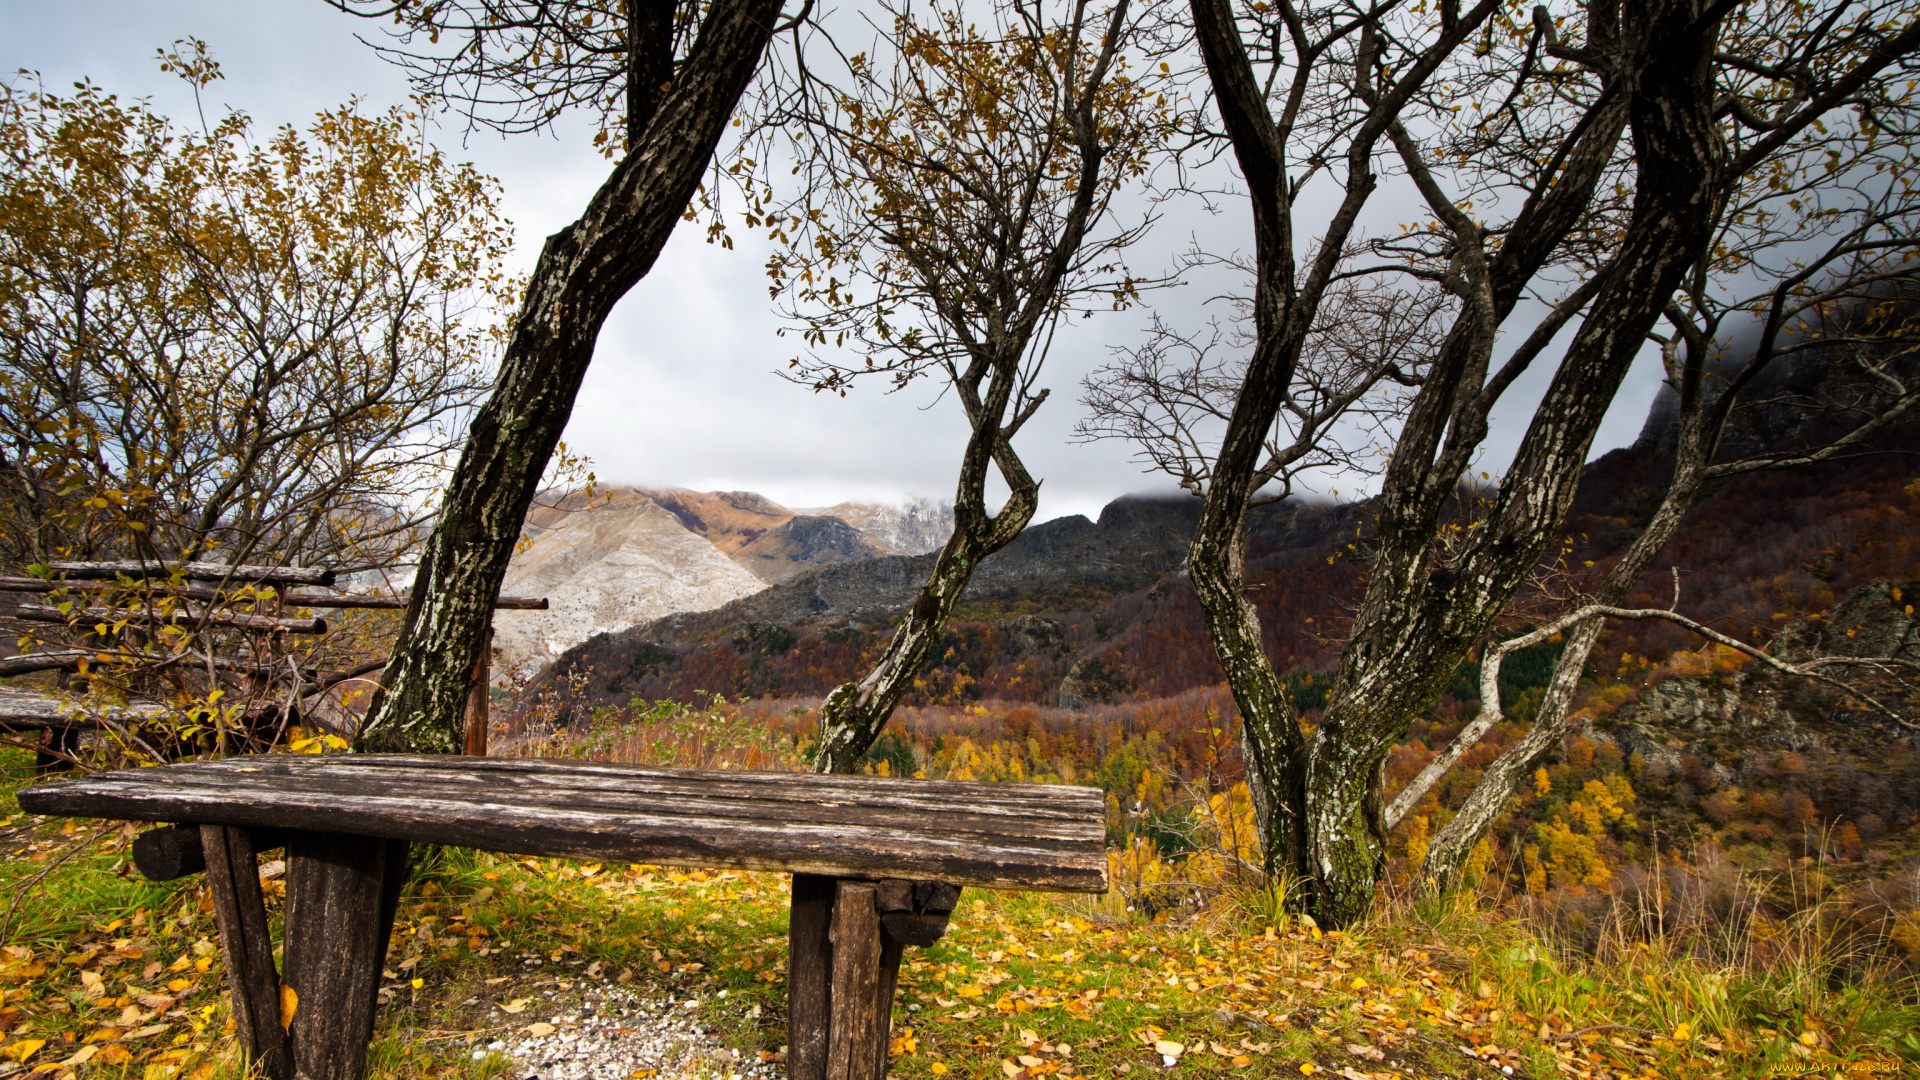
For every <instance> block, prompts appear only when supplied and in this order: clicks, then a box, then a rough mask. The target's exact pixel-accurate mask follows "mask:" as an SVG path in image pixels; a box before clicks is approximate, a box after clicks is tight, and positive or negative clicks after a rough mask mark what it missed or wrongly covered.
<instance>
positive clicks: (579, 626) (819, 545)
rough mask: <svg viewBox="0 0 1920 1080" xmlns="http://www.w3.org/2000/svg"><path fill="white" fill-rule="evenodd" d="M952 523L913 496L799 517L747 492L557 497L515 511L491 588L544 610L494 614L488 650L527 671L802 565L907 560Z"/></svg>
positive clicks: (617, 491) (611, 491) (937, 540)
mask: <svg viewBox="0 0 1920 1080" xmlns="http://www.w3.org/2000/svg"><path fill="white" fill-rule="evenodd" d="M849 519H851V520H849ZM952 525H953V511H952V509H951V508H950V507H947V506H946V505H945V504H942V503H939V502H935V501H933V500H929V499H923V498H921V499H910V500H907V501H906V502H904V503H903V504H900V505H887V504H877V505H874V504H863V503H841V504H839V505H838V506H834V507H829V508H827V509H826V510H816V511H804V512H802V511H794V510H791V509H788V508H787V507H784V506H781V505H780V504H779V503H776V502H774V501H773V500H771V499H769V498H767V497H766V496H764V495H759V494H757V493H755V492H751V491H708V492H702V491H689V490H686V489H683V488H637V487H605V488H600V489H598V490H597V491H595V492H594V493H593V495H592V497H591V499H589V497H588V495H587V494H586V493H584V492H573V493H569V494H567V495H565V496H562V497H560V498H559V499H557V500H555V501H554V502H552V503H549V504H546V505H542V506H539V507H536V508H535V509H534V510H533V511H532V512H530V513H529V514H528V515H527V521H526V525H525V531H524V535H525V540H524V541H523V545H522V547H521V549H520V550H519V551H517V552H515V554H514V557H513V561H512V563H511V564H510V565H509V566H508V569H507V577H506V580H505V581H504V583H503V584H502V591H503V592H506V593H508V594H514V595H530V596H544V597H547V598H548V600H549V601H550V602H551V608H550V610H548V611H541V612H501V613H499V614H498V615H497V616H496V618H495V621H494V630H495V644H496V645H497V647H498V648H499V649H500V652H501V662H502V664H503V666H504V667H506V668H508V669H514V670H521V671H531V670H532V669H533V668H534V667H537V666H538V665H540V664H542V663H545V662H546V661H548V660H550V659H552V658H553V657H554V656H555V655H557V654H558V653H560V652H562V651H563V650H565V649H567V648H568V647H570V646H573V645H575V644H578V643H579V642H581V641H585V640H586V639H587V638H589V637H592V636H593V635H595V634H602V633H608V632H613V631H619V630H624V629H626V628H628V627H631V626H634V625H636V624H640V623H645V622H649V621H651V620H654V619H658V618H660V617H662V616H665V615H669V614H672V613H674V612H683V611H702V610H706V609H709V608H715V607H720V606H722V605H724V604H726V603H728V602H729V601H733V600H737V599H740V598H742V597H746V596H750V595H752V594H754V593H756V592H759V591H761V590H762V589H765V588H766V587H767V586H768V585H769V584H772V583H777V582H783V581H786V580H788V579H790V578H793V577H795V576H798V575H801V574H804V573H806V572H807V571H810V570H816V569H819V568H821V567H829V566H834V565H838V564H846V563H856V562H871V561H875V560H881V559H888V558H895V559H897V558H901V557H903V556H906V557H911V556H918V555H920V554H921V553H922V552H924V551H927V550H931V549H933V548H937V547H938V546H939V545H940V544H942V543H944V542H945V540H946V535H947V532H950V531H951V530H952ZM943 530H944V531H943Z"/></svg>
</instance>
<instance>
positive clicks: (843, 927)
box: [827, 881, 900, 1080]
mask: <svg viewBox="0 0 1920 1080" xmlns="http://www.w3.org/2000/svg"><path fill="white" fill-rule="evenodd" d="M839 886H840V887H839V894H838V895H837V896H836V897H835V899H834V904H833V929H832V932H831V933H832V937H833V986H832V990H831V991H830V992H829V1003H828V1008H829V1010H830V1012H831V1016H832V1019H831V1020H830V1021H829V1026H828V1035H827V1080H885V1077H886V1053H887V1046H886V1043H887V1032H888V1028H889V1027H890V1021H891V1019H892V1014H893V1000H892V999H891V997H889V998H888V1000H886V1001H885V1002H882V1001H881V1000H880V988H881V987H882V986H883V985H885V984H886V982H887V981H888V980H886V979H885V978H884V977H883V976H882V974H881V971H880V961H881V959H882V955H883V953H884V950H883V949H882V947H881V942H880V911H879V909H878V908H877V907H875V905H874V898H873V885H872V884H871V883H870V882H865V881H842V882H840V883H839ZM899 959H900V956H899V953H898V951H895V953H894V962H895V963H898V962H899ZM876 1044H878V1045H877V1046H876ZM876 1064H877V1065H878V1066H879V1069H880V1071H879V1072H878V1073H876V1072H875V1071H874V1069H875V1066H876Z"/></svg>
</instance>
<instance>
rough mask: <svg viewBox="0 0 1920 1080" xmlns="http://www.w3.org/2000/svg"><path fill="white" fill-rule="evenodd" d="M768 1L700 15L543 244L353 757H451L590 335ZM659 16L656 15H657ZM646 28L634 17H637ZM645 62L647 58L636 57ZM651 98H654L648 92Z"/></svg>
mask: <svg viewBox="0 0 1920 1080" xmlns="http://www.w3.org/2000/svg"><path fill="white" fill-rule="evenodd" d="M633 7H634V8H635V9H636V11H638V12H639V14H636V15H635V16H633V17H632V24H633V27H634V29H635V32H636V33H641V32H645V33H649V34H651V36H650V37H648V38H646V39H645V40H638V41H636V43H635V45H634V46H633V48H634V50H635V56H634V60H633V65H632V67H633V71H634V72H635V73H645V72H652V73H655V74H657V73H658V69H659V68H660V67H661V64H660V63H659V51H660V48H661V47H662V44H661V43H662V42H663V41H664V42H670V41H671V38H670V34H671V31H672V21H673V20H672V19H671V18H657V17H652V16H646V14H645V13H646V12H647V11H651V10H652V9H651V8H649V7H647V6H646V5H639V4H635V5H633ZM779 11H780V3H779V0H742V2H740V3H737V4H725V5H715V6H713V7H712V8H709V9H708V10H707V13H706V15H705V18H704V22H703V24H702V26H701V28H700V33H699V35H698V37H697V38H696V40H695V42H694V44H693V47H692V50H691V51H690V52H689V53H688V55H687V57H686V59H685V60H684V61H683V62H682V63H681V65H680V69H679V71H678V72H677V73H675V75H674V77H673V79H672V82H671V85H670V86H669V87H668V89H666V91H665V92H664V93H660V94H657V95H656V94H653V93H649V92H647V88H646V87H645V86H644V85H643V86H640V87H637V88H636V89H635V92H634V93H632V94H631V95H630V98H629V103H630V108H631V109H634V110H650V111H644V112H634V113H633V114H631V115H629V117H628V123H629V131H630V132H633V133H637V134H635V135H634V137H632V138H630V140H629V146H630V149H629V151H628V153H627V155H626V156H625V157H624V158H623V159H621V161H620V163H619V164H618V165H617V166H616V167H615V168H614V170H613V175H612V176H610V177H609V178H608V179H607V182H606V183H605V184H603V185H602V186H601V188H600V190H599V191H597V192H595V193H594V196H593V200H592V201H591V202H590V203H589V204H588V206H587V209H586V212H585V213H584V214H582V215H581V217H580V219H579V220H578V221H575V222H574V223H573V224H571V225H569V226H567V227H566V228H565V229H562V230H561V231H560V232H558V233H555V234H554V235H553V236H551V237H549V238H548V239H547V243H546V246H545V247H544V248H543V249H542V250H541V253H540V258H539V261H538V263H537V264H536V266H535V268H534V272H533V277H532V280H531V281H529V282H528V285H527V297H526V300H525V301H524V303H523V304H522V306H521V310H520V312H519V314H518V316H517V317H516V318H515V320H514V325H513V329H512V333H511V335H510V337H509V340H508V343H507V348H506V353H505V355H504V356H503V357H502V359H501V363H500V374H499V377H498V380H497V381H496V384H495V387H494V391H493V394H492V396H491V397H489V398H488V399H487V402H486V404H485V405H483V406H481V408H480V411H479V413H478V414H477V415H476V416H475V417H474V420H473V423H472V426H471V429H470V432H469V436H468V441H467V445H466V447H465V449H464V450H463V451H462V452H461V455H460V461H459V463H458V465H457V466H456V467H455V469H454V472H453V476H452V479H451V481H450V482H449V484H448V487H447V492H446V496H445V499H444V501H443V503H442V506H441V511H440V518H439V521H438V523H437V524H436V525H435V527H434V530H433V533H432V535H431V536H430V537H429V538H428V541H427V544H426V549H425V551H424V552H423V553H422V556H421V560H420V569H419V576H418V578H417V579H416V581H415V583H414V587H413V593H412V599H411V602H410V603H409V604H408V607H407V614H406V621H405V623H404V625H403V627H402V629H401V632H400V637H399V640H398V642H397V643H396V644H395V646H394V653H393V662H392V664H391V665H390V666H389V667H388V668H387V675H386V680H385V682H386V691H385V693H384V694H383V695H382V697H381V699H380V700H379V701H378V702H377V703H376V704H375V706H374V709H373V711H372V712H371V713H370V714H369V716H368V720H367V723H366V725H365V727H364V728H363V730H362V731H361V733H360V736H359V739H358V749H362V750H388V751H392V750H414V751H420V752H429V753H445V754H452V753H458V752H459V751H460V749H461V748H462V741H463V738H462V736H463V734H464V732H463V730H462V722H461V720H462V714H463V711H464V706H465V704H466V700H467V696H468V693H469V691H470V689H471V687H472V678H473V671H474V669H475V665H476V663H477V662H478V660H479V659H480V656H481V652H482V650H483V648H484V647H485V638H486V634H487V629H488V626H489V625H490V623H491V618H492V607H493V602H494V598H495V597H496V596H497V595H498V594H499V591H500V582H501V580H502V578H503V577H504V576H505V575H506V569H507V561H508V559H509V558H510V557H511V556H512V554H513V545H514V543H515V542H516V541H517V540H518V539H519V536H520V528H521V524H522V522H523V521H524V519H525V517H526V512H527V507H528V505H529V504H530V503H531V502H532V500H533V496H534V493H535V491H536V490H537V488H538V486H539V483H540V477H541V475H542V474H543V472H544V471H545V469H546V466H547V462H548V459H549V458H550V457H551V456H552V454H553V450H554V447H555V445H556V444H557V443H558V442H559V440H560V434H561V431H562V430H563V429H564V428H565V427H566V423H567V419H568V417H569V416H570V415H571V413H572V410H573V402H574V398H575V396H576V395H577V394H578V392H579V389H580V381H581V378H582V377H583V376H584V375H585V374H586V370H587V365H588V363H589V361H591V360H592V358H593V347H594V342H595V340H596V338H597V337H598V336H599V332H600V326H601V324H602V323H603V322H604V321H605V320H606V317H607V315H608V313H609V312H611V311H612V310H613V305H614V304H615V302H617V301H618V300H619V299H620V298H621V297H622V296H624V295H626V293H627V291H628V290H629V289H631V288H632V287H633V286H634V284H635V283H637V282H638V281H639V280H640V279H641V278H642V277H644V276H645V275H646V273H647V272H648V271H649V270H650V269H652V267H653V263H654V260H655V259H656V258H657V257H658V256H659V254H660V250H661V248H662V247H663V246H664V245H665V244H666V241H667V237H668V236H669V235H671V234H672V232H673V228H674V225H675V224H676V223H677V222H678V221H679V220H680V215H681V213H682V211H684V210H685V209H686V206H687V202H688V200H689V199H691V198H692V196H693V194H694V192H695V190H696V189H697V187H698V185H699V181H700V175H701V173H702V171H703V170H704V169H705V168H706V166H707V163H708V161H710V160H711V158H712V156H713V151H714V148H715V146H717V145H718V143H719V140H720V136H721V134H722V132H724V131H725V129H726V125H727V121H728V119H729V118H730V117H731V116H732V113H733V109H734V106H735V104H736V103H737V102H738V101H739V98H740V95H741V93H742V92H743V91H744V90H745V88H746V86H747V83H748V81H749V80H750V79H751V78H752V76H753V72H754V70H755V68H756V67H757V66H758V64H759V62H760V57H761V54H762V53H763V52H765V50H766V45H767V41H768V39H769V38H770V37H771V35H772V33H773V29H774V25H775V21H776V18H777V16H778V15H779ZM655 14H656V15H657V14H658V13H657V12H655ZM643 16H645V17H643ZM643 54H644V55H643ZM656 85H657V84H656Z"/></svg>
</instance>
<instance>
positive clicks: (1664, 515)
mask: <svg viewBox="0 0 1920 1080" xmlns="http://www.w3.org/2000/svg"><path fill="white" fill-rule="evenodd" d="M1703 359H1704V358H1699V359H1696V361H1695V363H1694V365H1693V370H1691V371H1689V372H1688V374H1687V377H1686V379H1685V384H1684V385H1683V386H1682V387H1681V389H1680V397H1681V404H1680V409H1681V415H1682V420H1681V424H1680V431H1679V439H1678V441H1677V445H1676V449H1675V454H1674V471H1673V475H1672V476H1671V477H1670V478H1669V480H1668V483H1667V493H1666V495H1665V496H1664V497H1663V498H1662V499H1661V502H1660V506H1659V507H1658V508H1657V509H1656V510H1655V511H1654V514H1653V517H1652V518H1650V519H1649V520H1648V522H1647V524H1646V526H1645V527H1644V528H1642V529H1641V531H1640V535H1638V536H1636V537H1635V538H1634V541H1633V543H1632V544H1631V545H1629V546H1628V548H1627V550H1626V552H1625V553H1624V554H1623V555H1621V557H1620V560H1619V561H1618V562H1616V563H1615V564H1614V565H1613V567H1612V569H1610V570H1609V571H1608V572H1607V576H1606V579H1605V580H1604V581H1602V582H1601V585H1600V588H1599V589H1598V590H1596V591H1595V593H1594V595H1593V597H1592V599H1591V601H1590V602H1591V603H1595V604H1606V605H1617V604H1620V603H1622V602H1623V601H1624V600H1625V599H1626V596H1627V594H1628V592H1629V590H1631V589H1632V588H1633V586H1634V585H1635V584H1636V583H1637V582H1638V581H1639V580H1640V578H1641V577H1642V576H1643V575H1645V574H1646V572H1647V571H1648V570H1649V569H1651V568H1652V566H1653V561H1654V559H1655V558H1656V557H1658V555H1659V554H1660V552H1661V550H1662V549H1664V548H1665V547H1666V546H1667V542H1668V541H1669V540H1671V539H1672V538H1673V536H1674V534H1675V533H1677V532H1679V531H1680V526H1681V525H1682V524H1683V523H1684V522H1685V521H1686V516H1687V511H1689V510H1690V509H1692V507H1693V502H1694V500H1695V499H1696V498H1698V497H1699V494H1700V491H1701V488H1702V487H1703V486H1704V485H1705V481H1706V473H1707V464H1708V461H1709V459H1710V458H1711V457H1712V454H1713V451H1714V448H1715V447H1716V446H1717V445H1718V444H1719V438H1718V427H1719V424H1714V423H1711V422H1710V421H1709V419H1708V418H1706V417H1704V416H1703V415H1702V413H1701V404H1702V402H1701V396H1702V389H1701V371H1700V360H1703ZM1719 423H1720V424H1723V423H1724V414H1722V416H1721V417H1720V422H1719ZM1605 626H1606V620H1605V619H1601V618H1594V619H1589V620H1587V621H1586V622H1583V623H1581V624H1580V625H1578V626H1576V627H1574V629H1573V630H1572V631H1570V632H1569V633H1568V634H1567V638H1566V645H1565V647H1564V648H1563V649H1562V650H1561V652H1560V658H1559V660H1558V661H1556V662H1555V664H1554V668H1553V674H1552V675H1551V676H1550V677H1549V678H1548V680H1547V686H1546V690H1545V692H1544V693H1543V694H1542V696H1541V700H1540V707H1539V710H1538V712H1536V713H1535V715H1534V720H1533V726H1532V727H1530V728H1528V729H1527V732H1526V734H1524V735H1522V736H1521V737H1520V739H1519V740H1518V741H1517V742H1515V743H1514V744H1513V745H1512V746H1510V747H1508V748H1507V749H1506V750H1504V751H1502V752H1501V754H1500V756H1499V757H1496V758H1495V759H1494V760H1493V761H1492V762H1490V763H1489V764H1488V765H1487V767H1486V769H1485V770H1484V771H1483V772H1482V773H1481V776H1480V779H1479V781H1478V782H1477V783H1475V785H1474V788H1473V791H1472V792H1471V793H1470V794H1469V795H1468V796H1467V801H1466V803H1465V804H1464V805H1462V806H1461V808H1460V810H1459V812H1458V813H1456V814H1455V815H1454V816H1453V818H1452V820H1450V821H1448V822H1447V824H1446V825H1445V826H1444V827H1442V828H1441V830H1440V831H1439V833H1437V834H1436V835H1435V836H1434V838H1433V840H1432V841H1431V843H1429V845H1428V847H1427V854H1426V856H1425V857H1424V859H1423V860H1422V862H1421V865H1420V871H1419V874H1418V879H1419V880H1420V881H1421V882H1422V883H1423V885H1424V887H1426V888H1430V889H1434V890H1436V891H1446V890H1451V889H1453V888H1456V887H1457V886H1459V885H1460V884H1462V882H1461V880H1460V874H1461V871H1462V870H1463V869H1465V867H1466V865H1467V860H1468V859H1469V858H1470V857H1471V856H1472V854H1473V849H1474V848H1475V847H1476V846H1478V845H1479V843H1480V841H1481V840H1483V839H1485V837H1486V835H1487V833H1488V831H1489V830H1491V829H1492V828H1493V825H1494V822H1496V821H1498V820H1499V818H1500V815H1501V814H1502V813H1504V812H1505V811H1506V808H1507V804H1508V803H1509V802H1510V801H1512V799H1513V793H1514V791H1515V790H1516V789H1517V788H1518V787H1519V785H1520V782H1521V781H1522V779H1523V778H1525V777H1526V775H1527V773H1528V770H1529V769H1530V768H1531V767H1532V765H1533V762H1534V761H1535V760H1537V759H1538V758H1539V757H1540V755H1541V754H1544V753H1546V752H1547V751H1548V750H1549V749H1551V748H1552V747H1554V746H1555V745H1557V744H1558V743H1559V742H1560V740H1561V738H1562V737H1564V736H1565V735H1566V732H1567V717H1568V709H1569V708H1571V706H1572V704H1573V693H1574V690H1575V689H1576V688H1577V687H1578V686H1579V683H1580V676H1581V673H1582V672H1583V671H1584V670H1585V669H1586V664H1587V658H1588V657H1589V656H1591V655H1592V653H1593V646H1594V643H1595V642H1597V641H1598V640H1599V639H1600V633H1601V631H1602V630H1603V629H1604V628H1605ZM1461 736H1462V737H1463V738H1464V737H1466V733H1465V732H1462V733H1461ZM1475 737H1477V735H1476V736H1475ZM1415 798H1418V795H1417V794H1416V795H1415Z"/></svg>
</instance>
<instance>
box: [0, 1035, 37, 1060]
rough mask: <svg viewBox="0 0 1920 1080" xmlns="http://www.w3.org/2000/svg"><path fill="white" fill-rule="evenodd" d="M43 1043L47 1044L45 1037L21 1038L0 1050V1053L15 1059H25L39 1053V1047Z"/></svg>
mask: <svg viewBox="0 0 1920 1080" xmlns="http://www.w3.org/2000/svg"><path fill="white" fill-rule="evenodd" d="M45 1045H47V1040H45V1039H21V1040H20V1041H19V1042H17V1043H14V1044H13V1045H12V1046H9V1047H7V1048H6V1049H5V1050H0V1055H4V1056H6V1057H10V1058H12V1059H13V1060H15V1061H25V1060H27V1059H28V1058H30V1057H32V1056H33V1055H35V1054H37V1053H39V1052H40V1048H41V1047H43V1046H45Z"/></svg>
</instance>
